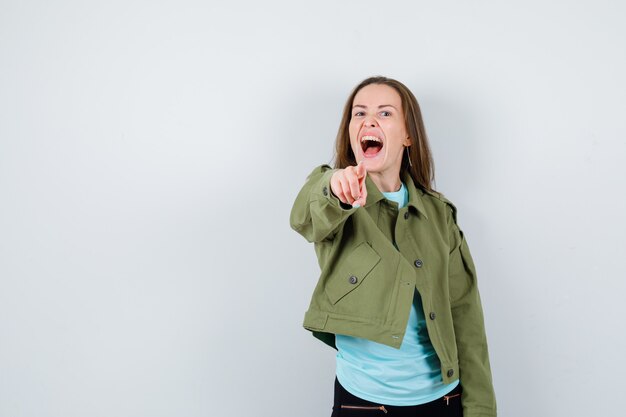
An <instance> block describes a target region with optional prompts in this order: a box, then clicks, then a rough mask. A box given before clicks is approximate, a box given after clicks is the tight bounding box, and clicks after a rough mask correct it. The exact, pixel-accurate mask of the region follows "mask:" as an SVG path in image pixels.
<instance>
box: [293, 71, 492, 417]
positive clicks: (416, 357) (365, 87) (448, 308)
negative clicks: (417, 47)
mask: <svg viewBox="0 0 626 417" xmlns="http://www.w3.org/2000/svg"><path fill="white" fill-rule="evenodd" d="M433 177H434V174H433V163H432V157H431V153H430V149H429V146H428V141H427V138H426V133H425V129H424V125H423V122H422V116H421V113H420V109H419V106H418V103H417V100H416V99H415V97H414V96H413V94H412V93H411V91H410V90H409V89H408V88H407V87H406V86H404V85H403V84H402V83H400V82H398V81H396V80H392V79H389V78H385V77H372V78H368V79H366V80H364V81H363V82H361V83H360V84H359V85H358V86H357V87H356V88H355V89H354V90H353V92H352V94H351V95H350V97H349V98H348V101H347V102H346V105H345V108H344V113H343V118H342V121H341V125H340V127H339V132H338V135H337V141H336V161H335V167H334V169H333V168H331V167H330V166H328V165H322V166H319V167H317V168H315V169H314V170H313V172H312V173H311V174H310V175H309V177H308V178H307V181H306V183H305V185H304V187H303V188H302V190H301V191H300V193H299V194H298V196H297V198H296V201H295V203H294V206H293V209H292V211H291V217H290V223H291V227H292V228H293V229H294V230H296V231H297V232H298V233H300V234H301V235H302V236H304V237H305V238H306V239H307V240H308V241H310V242H314V244H315V251H316V254H317V257H318V260H319V265H320V267H321V275H320V277H319V281H318V284H317V286H316V288H315V290H314V293H313V296H312V298H311V304H310V307H309V310H308V311H307V312H306V314H305V318H304V327H305V328H306V329H308V330H310V331H312V332H313V335H314V336H316V337H317V338H318V339H320V340H322V341H323V342H325V343H326V344H328V345H330V346H332V347H333V348H335V349H337V357H336V363H337V372H336V373H337V376H336V379H335V399H334V406H333V413H332V417H338V416H379V415H385V414H386V415H388V416H465V417H474V416H482V417H491V416H496V403H495V396H494V392H493V387H492V381H491V370H490V366H489V357H488V352H487V341H486V337H485V329H484V324H483V315H482V308H481V303H480V297H479V293H478V288H477V285H476V272H475V268H474V264H473V261H472V257H471V255H470V251H469V248H468V245H467V241H466V240H465V237H464V234H463V232H462V231H461V229H460V228H459V226H458V225H457V216H456V208H455V207H454V205H453V204H452V203H451V202H450V201H448V200H447V199H446V198H444V197H443V196H442V195H441V194H440V193H437V192H436V191H434V190H433V188H432V182H433Z"/></svg>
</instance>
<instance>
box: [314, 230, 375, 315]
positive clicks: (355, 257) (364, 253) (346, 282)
mask: <svg viewBox="0 0 626 417" xmlns="http://www.w3.org/2000/svg"><path fill="white" fill-rule="evenodd" d="M378 262H380V256H379V255H378V253H376V251H375V250H374V249H372V247H371V246H370V245H369V244H368V243H367V242H362V243H361V244H359V245H358V246H357V247H356V248H354V250H353V251H352V252H351V253H350V255H348V256H347V257H346V258H345V260H343V261H342V263H341V264H340V265H339V266H338V267H337V271H336V272H335V273H334V274H332V276H331V277H330V279H329V280H328V282H327V283H326V286H325V291H326V295H328V299H329V300H330V302H331V303H333V304H336V303H337V302H338V301H339V300H341V299H342V298H343V297H345V296H346V295H347V294H349V293H350V292H352V291H354V290H355V289H356V288H358V287H359V286H360V285H361V284H362V283H363V281H364V280H365V278H366V277H367V275H368V274H369V273H370V272H371V271H372V269H374V267H375V266H376V265H377V264H378Z"/></svg>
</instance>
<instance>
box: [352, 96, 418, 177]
mask: <svg viewBox="0 0 626 417" xmlns="http://www.w3.org/2000/svg"><path fill="white" fill-rule="evenodd" d="M349 133H350V146H352V152H354V156H355V157H356V161H357V163H358V162H361V161H363V164H364V165H365V168H366V170H367V172H368V173H370V174H371V173H378V174H379V175H381V176H383V177H388V178H390V179H391V178H397V177H398V176H399V175H400V166H401V164H402V155H403V151H404V146H408V145H410V144H411V142H410V139H409V135H408V134H407V130H406V125H405V122H404V111H403V109H402V101H401V98H400V95H399V94H398V92H397V91H396V90H395V89H394V88H392V87H389V86H387V85H384V84H370V85H367V86H365V87H363V88H362V89H360V90H359V92H358V93H357V94H356V96H355V97H354V101H353V102H352V118H351V119H350V126H349Z"/></svg>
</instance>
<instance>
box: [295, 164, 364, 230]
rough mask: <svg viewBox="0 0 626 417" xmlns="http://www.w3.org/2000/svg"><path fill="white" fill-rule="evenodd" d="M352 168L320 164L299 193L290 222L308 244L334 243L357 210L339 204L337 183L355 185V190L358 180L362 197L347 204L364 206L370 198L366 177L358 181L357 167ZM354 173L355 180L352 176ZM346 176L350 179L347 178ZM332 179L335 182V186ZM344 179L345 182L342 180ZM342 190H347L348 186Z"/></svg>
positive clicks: (352, 199) (341, 203) (339, 191)
mask: <svg viewBox="0 0 626 417" xmlns="http://www.w3.org/2000/svg"><path fill="white" fill-rule="evenodd" d="M351 168H352V169H346V170H339V169H332V168H331V167H330V166H328V165H321V166H319V167H317V168H315V169H314V170H313V171H312V172H311V173H310V174H309V176H308V177H307V180H306V183H305V184H304V186H303V187H302V189H301V190H300V192H299V193H298V196H297V197H296V201H295V202H294V204H293V207H292V209H291V215H290V217H289V223H290V224H291V228H292V229H294V230H295V231H296V232H298V233H300V234H301V235H302V236H304V238H305V239H306V240H308V241H309V242H321V241H323V240H332V238H333V237H334V236H335V234H336V233H337V231H338V230H339V229H340V227H341V226H342V225H343V223H344V222H345V221H346V219H347V218H348V217H350V215H352V213H354V211H355V210H356V208H357V207H353V206H351V205H350V204H347V203H344V202H342V201H340V200H339V199H338V198H337V197H336V196H335V194H334V193H333V191H335V190H337V193H338V194H339V193H341V190H339V189H338V185H337V184H339V187H341V186H342V184H347V186H348V187H349V185H350V183H352V186H353V188H354V181H355V179H356V181H357V183H359V184H358V185H359V187H358V192H357V194H360V195H359V196H354V197H360V198H359V199H355V198H350V200H347V201H352V202H355V200H356V202H357V203H363V204H365V198H366V197H367V196H366V191H365V181H364V176H363V178H361V181H359V178H358V177H357V175H356V172H357V171H356V168H354V167H351ZM353 172H354V178H352V177H351V174H352V173H353ZM336 173H339V175H335V178H333V175H334V174H336ZM344 174H347V175H344ZM338 177H339V178H338ZM346 177H347V179H345V178H346ZM331 179H333V181H332V182H333V185H332V186H331ZM338 179H339V180H338ZM344 179H345V181H343V180H344ZM343 189H344V190H345V186H344V187H343ZM346 191H347V190H346ZM346 194H347V192H346ZM342 197H343V199H344V200H345V199H346V197H345V196H342Z"/></svg>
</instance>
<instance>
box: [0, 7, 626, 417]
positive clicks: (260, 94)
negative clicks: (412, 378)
mask: <svg viewBox="0 0 626 417" xmlns="http://www.w3.org/2000/svg"><path fill="white" fill-rule="evenodd" d="M625 12H626V7H625V6H624V3H623V2H619V1H591V0H579V1H552V2H547V1H527V0H526V1H514V2H507V1H499V2H496V1H491V2H488V1H472V2H462V1H457V2H451V1H442V2H434V1H428V2H427V1H411V2H382V1H365V0H361V1H358V2H357V1H333V2H330V1H328V2H325V1H319V0H318V1H316V2H306V3H305V2H297V1H282V2H280V1H266V2H252V1H248V2H225V1H222V2H211V1H196V2H193V1H176V2H174V1H169V2H165V1H106V2H85V1H54V2H45V1H7V0H2V1H0V417H13V416H15V417H17V416H33V417H35V416H36V417H44V416H58V417H73V416H76V417H84V416H93V417H96V416H103V417H104V416H106V417H111V416H120V417H125V416H129V417H131V416H146V417H159V416H177V417H178V416H185V417H187V416H189V417H195V416H218V415H219V416H222V415H224V416H252V415H254V416H268V417H269V416H299V417H308V416H310V417H313V416H328V415H330V407H331V404H332V383H333V378H334V351H333V350H332V349H330V348H328V347H326V346H325V345H323V344H322V343H321V342H318V341H317V340H316V339H314V338H313V337H312V336H311V335H310V333H308V332H307V331H306V330H304V329H303V328H302V327H301V324H302V318H303V314H304V311H305V310H306V308H307V307H308V302H309V297H310V294H311V292H312V290H313V287H314V285H315V282H316V279H317V274H318V268H317V263H316V260H315V256H314V252H313V247H312V246H311V245H309V244H307V243H306V241H305V240H304V239H303V238H301V237H300V236H299V235H298V234H296V233H295V232H293V231H292V230H291V229H290V228H289V222H288V218H289V212H290V209H291V204H292V202H293V199H294V198H295V195H296V193H297V192H298V190H299V188H300V186H301V185H302V184H303V181H304V179H305V177H306V175H307V174H308V173H309V172H310V171H311V169H312V168H313V167H314V166H316V165H318V164H321V163H327V162H330V161H331V159H332V156H333V154H332V148H333V142H334V137H335V134H336V131H337V127H338V124H339V119H340V115H341V109H342V106H343V104H344V101H345V99H346V98H347V96H348V94H349V92H350V90H351V89H352V88H353V87H354V86H355V85H356V84H357V83H358V82H359V81H361V80H362V79H364V78H366V77H368V76H370V75H379V74H380V75H386V76H389V77H393V78H397V79H399V80H400V81H402V82H404V83H405V84H407V85H408V86H409V87H410V88H411V89H412V90H413V92H414V93H415V95H416V96H417V97H418V100H419V101H420V104H421V106H422V110H423V114H424V119H425V123H426V127H427V131H428V134H429V137H430V140H431V145H432V148H433V152H434V157H435V162H436V178H437V182H436V188H437V189H438V190H440V191H442V192H443V193H444V194H445V195H446V196H447V197H448V198H450V199H451V200H452V201H453V202H454V203H455V204H456V205H457V207H458V209H459V223H460V225H461V227H462V228H463V230H464V232H465V233H466V236H467V238H468V242H469V243H470V247H471V249H472V254H473V257H474V260H475V263H476V267H477V271H478V274H479V285H480V289H481V293H482V298H483V307H484V310H485V316H486V326H487V332H488V338H489V343H490V351H491V360H492V368H493V377H494V383H495V389H496V394H497V399H498V406H499V411H500V415H501V416H507V417H522V416H531V415H532V416H581V417H582V416H589V415H602V416H617V415H619V414H620V412H622V411H623V407H622V406H621V404H622V402H623V401H622V397H623V394H622V393H621V391H622V388H623V387H624V383H623V378H624V374H625V371H626V366H625V360H624V356H623V354H624V351H625V350H626V343H625V336H624V331H623V327H624V325H623V319H624V317H625V316H626V307H625V306H624V305H625V303H624V296H623V295H624V292H625V291H626V284H625V283H626V280H624V266H623V264H624V257H625V256H626V252H625V245H624V236H626V222H625V221H624V213H625V211H626V204H625V201H626V198H625V193H624V190H623V189H624V182H625V181H624V180H625V179H626V168H625V165H626V140H625V138H626V123H625V120H626V118H625V116H624V115H625V113H626V82H625V80H624V74H626V54H625V52H624V51H625V50H626V26H625V25H624V15H625Z"/></svg>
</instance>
